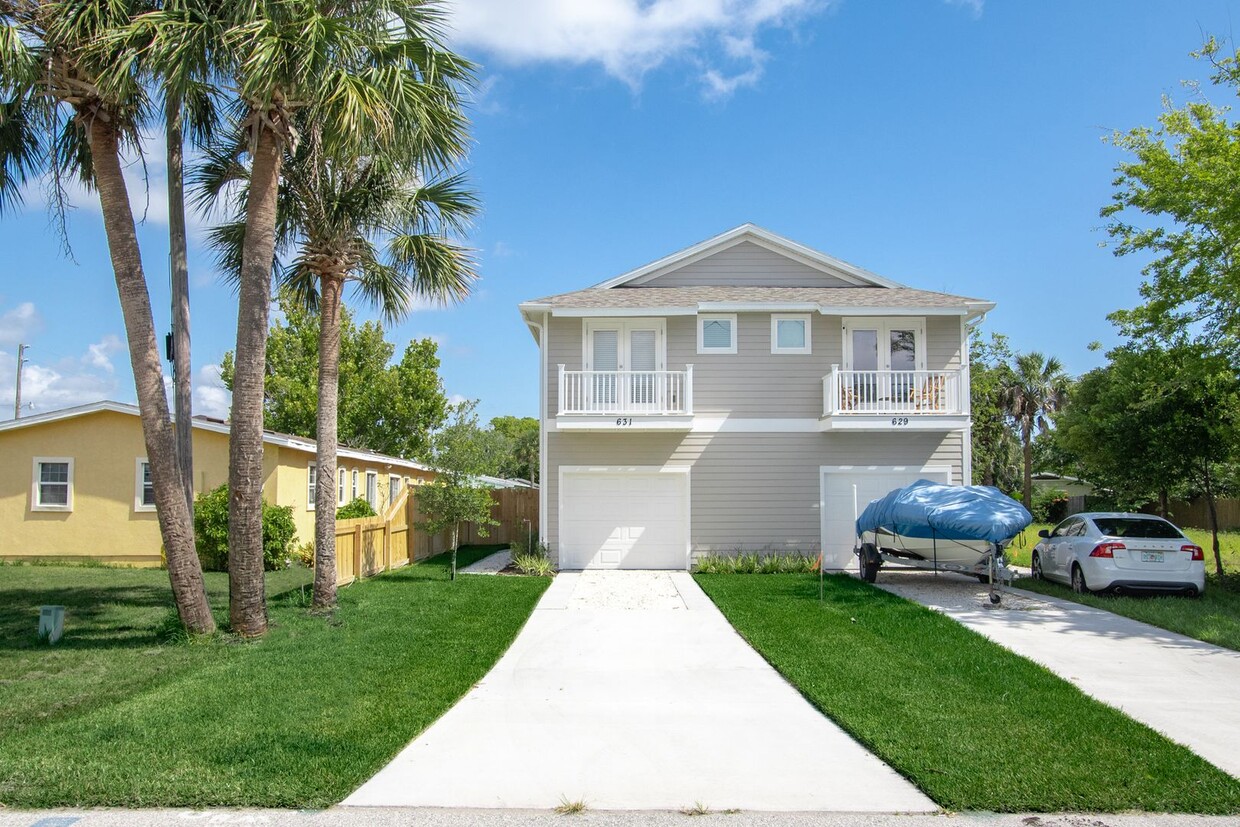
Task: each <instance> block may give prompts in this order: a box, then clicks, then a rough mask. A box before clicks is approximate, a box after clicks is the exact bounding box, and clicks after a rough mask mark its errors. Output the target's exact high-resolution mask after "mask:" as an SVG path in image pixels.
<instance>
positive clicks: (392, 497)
mask: <svg viewBox="0 0 1240 827" xmlns="http://www.w3.org/2000/svg"><path fill="white" fill-rule="evenodd" d="M400 483H401V478H400V474H388V504H389V505H390V504H391V503H394V502H396V498H397V497H399V496H400Z"/></svg>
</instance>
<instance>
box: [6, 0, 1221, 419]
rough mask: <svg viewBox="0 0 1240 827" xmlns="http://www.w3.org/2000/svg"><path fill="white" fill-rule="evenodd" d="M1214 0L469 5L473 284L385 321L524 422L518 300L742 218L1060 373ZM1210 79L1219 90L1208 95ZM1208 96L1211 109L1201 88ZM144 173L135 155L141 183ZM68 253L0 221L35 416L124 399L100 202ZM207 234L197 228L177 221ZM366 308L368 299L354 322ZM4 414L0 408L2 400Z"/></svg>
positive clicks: (1081, 354) (202, 262) (160, 276)
mask: <svg viewBox="0 0 1240 827" xmlns="http://www.w3.org/2000/svg"><path fill="white" fill-rule="evenodd" d="M1235 12H1240V6H1238V4H1237V3H1226V2H1206V1H1205V0H1201V1H1200V2H1176V1H1173V0H1169V1H1168V2H1153V1H1152V0H1143V1H1142V2H1132V0H1121V1H1120V2H1099V1H1095V2H1088V3H1084V2H1077V1H1076V0H1061V1H1060V2H1039V3H1027V2H1019V3H1018V2H1000V1H999V0H985V2H983V0H974V2H964V1H958V2H951V1H950V0H904V1H903V2H895V1H894V0H892V1H891V2H862V0H840V1H839V2H821V1H816V0H659V2H653V3H652V2H648V0H643V1H642V2H638V0H591V2H589V3H585V2H579V0H528V2H525V3H516V2H512V0H470V2H468V3H462V8H461V11H460V13H459V14H458V15H457V16H456V17H455V19H454V32H453V35H452V36H453V42H454V43H455V44H456V45H457V47H458V48H459V49H460V50H461V51H463V52H464V53H465V54H467V55H469V56H470V57H472V58H473V59H475V60H476V61H478V62H479V63H480V64H481V67H482V68H481V73H480V78H481V85H480V88H479V90H478V93H477V95H476V102H475V104H474V107H473V114H472V119H473V124H474V127H473V137H474V141H475V146H474V148H473V150H472V153H471V157H470V161H469V167H470V170H471V176H472V181H473V183H474V185H475V186H476V188H477V189H478V191H479V193H480V195H481V197H482V199H483V203H484V213H483V215H482V217H481V218H480V220H479V221H478V222H477V225H476V228H475V230H474V232H473V234H472V236H471V237H470V238H469V243H470V244H471V245H472V246H474V247H475V248H476V249H477V250H478V258H479V262H480V270H481V274H482V277H483V278H482V281H481V282H480V284H479V285H478V290H477V292H476V294H475V295H474V297H473V298H471V299H470V300H469V301H468V302H466V303H465V304H463V305H460V306H458V307H454V308H451V309H446V310H422V311H418V312H416V313H414V314H413V315H412V316H411V317H410V318H409V319H408V320H407V321H405V322H404V323H403V324H400V325H399V326H396V327H394V328H392V329H391V330H390V331H389V338H390V339H393V340H394V341H396V342H397V343H398V351H399V350H400V349H402V348H403V344H404V342H405V341H407V340H408V339H410V338H412V337H420V336H433V337H435V338H436V340H437V341H439V342H440V354H441V357H442V359H443V371H442V373H443V377H444V381H445V384H446V387H447V389H448V392H449V393H450V394H453V395H456V396H462V397H468V398H476V399H479V400H480V401H481V407H480V411H481V413H482V414H483V416H484V417H488V418H489V417H491V416H495V415H499V414H505V413H511V414H517V415H536V414H537V382H538V377H537V352H536V348H535V345H534V342H533V340H532V338H531V337H530V335H529V334H528V332H527V331H526V329H525V327H524V325H523V324H522V322H521V320H520V318H519V315H518V312H517V309H516V305H517V304H518V302H520V301H523V300H527V299H531V298H536V297H538V296H543V295H547V294H551V293H558V292H563V291H567V290H574V289H578V288H581V287H585V286H588V285H590V284H593V283H595V282H598V281H601V280H603V279H605V278H608V277H611V276H613V275H617V274H619V273H621V272H624V271H626V270H629V269H631V268H633V267H636V266H639V265H641V264H644V263H646V262H649V261H651V260H653V259H656V258H659V257H661V256H663V255H666V254H667V253H670V252H673V251H675V250H678V249H680V248H682V247H685V246H688V245H690V244H693V243H695V242H697V241H700V240H702V239H705V238H708V237H710V236H712V235H715V234H717V233H719V232H722V231H723V230H726V229H729V228H731V227H734V226H736V225H738V224H742V223H744V222H746V221H752V222H754V223H756V224H759V225H761V226H764V227H766V228H768V229H770V230H772V231H774V232H777V233H780V234H782V235H786V236H788V237H790V238H793V239H795V240H797V241H799V242H801V243H803V244H806V245H809V246H811V247H814V248H817V249H820V250H822V251H824V252H826V253H828V254H831V255H833V256H836V257H838V258H842V259H845V260H847V261H850V262H852V263H854V264H857V265H860V266H862V267H865V268H867V269H870V270H873V271H875V272H877V273H880V274H882V275H885V276H888V277H890V278H893V279H895V280H898V281H902V282H905V283H907V284H909V285H910V286H914V287H920V288H924V289H930V290H944V291H948V292H953V293H960V294H964V295H969V296H978V297H983V298H988V299H992V300H995V301H997V302H998V308H997V309H996V310H995V311H994V312H993V313H991V314H990V316H989V318H988V320H987V323H986V329H988V330H994V331H999V332H1002V333H1006V334H1007V335H1008V336H1010V338H1011V340H1012V344H1013V345H1014V346H1015V347H1016V348H1018V349H1020V350H1033V349H1039V350H1043V351H1045V352H1048V353H1052V354H1055V355H1057V356H1059V357H1060V358H1061V359H1062V360H1063V361H1064V363H1065V364H1066V366H1067V367H1068V369H1069V370H1070V371H1071V372H1073V373H1079V372H1082V371H1085V370H1088V369H1090V368H1091V367H1094V366H1095V365H1097V364H1098V363H1099V362H1100V361H1101V360H1102V358H1103V357H1102V354H1100V353H1094V352H1090V351H1089V349H1088V347H1087V345H1088V344H1089V343H1090V342H1092V341H1095V340H1100V341H1102V342H1103V343H1104V344H1111V343H1114V342H1115V341H1117V339H1116V337H1115V335H1114V333H1113V330H1112V328H1111V325H1110V324H1109V323H1108V322H1107V321H1106V318H1105V317H1106V315H1107V313H1109V312H1110V311H1112V310H1114V309H1116V308H1119V307H1127V306H1130V305H1132V304H1134V303H1135V302H1136V301H1137V299H1138V294H1137V287H1138V285H1139V283H1140V268H1141V266H1142V262H1141V261H1140V260H1137V259H1135V258H1132V257H1129V258H1125V259H1116V258H1114V257H1113V256H1112V255H1111V252H1110V250H1109V249H1108V248H1107V247H1106V246H1105V242H1106V236H1105V233H1103V232H1102V231H1101V229H1100V225H1101V222H1100V219H1099V218H1098V208H1099V207H1100V206H1102V205H1103V204H1104V203H1105V202H1106V201H1107V199H1108V197H1109V194H1110V192H1111V185H1110V181H1111V178H1112V174H1113V173H1112V170H1113V168H1114V166H1115V164H1116V163H1117V162H1119V161H1120V160H1122V159H1123V155H1122V154H1121V153H1120V152H1118V151H1117V150H1116V149H1114V148H1113V147H1110V146H1108V145H1106V144H1105V143H1104V142H1103V140H1102V139H1103V138H1104V137H1105V136H1106V135H1107V134H1109V133H1110V131H1111V130H1113V129H1128V128H1131V127H1134V126H1138V125H1142V124H1153V123H1154V122H1155V119H1156V117H1157V115H1158V113H1159V111H1160V97H1161V96H1162V95H1170V96H1172V97H1173V98H1174V99H1176V100H1181V101H1182V100H1183V99H1184V98H1185V97H1186V95H1187V92H1186V91H1185V90H1184V89H1183V88H1182V87H1181V85H1180V81H1181V80H1185V79H1201V80H1203V81H1204V80H1205V79H1206V77H1207V75H1208V72H1207V71H1206V70H1207V68H1208V67H1206V66H1204V65H1203V64H1201V63H1199V62H1197V61H1194V60H1192V59H1191V58H1190V57H1189V56H1188V53H1189V52H1190V51H1192V50H1193V49H1194V48H1196V47H1197V46H1199V45H1200V43H1201V40H1202V36H1203V34H1215V35H1217V36H1220V37H1224V38H1230V37H1231V36H1232V30H1233V16H1235V17H1238V18H1240V14H1234V13H1235ZM1215 94H1216V95H1217V93H1215ZM1215 102H1216V103H1230V101H1228V100H1226V99H1216V100H1215ZM160 152H162V147H161V146H159V145H158V144H157V143H154V144H152V153H151V158H150V159H148V172H149V174H150V176H151V188H150V195H149V201H148V197H147V196H146V195H145V194H144V192H143V190H142V187H141V185H140V184H139V185H138V186H137V187H136V188H135V192H134V200H135V209H136V210H137V211H138V212H139V214H141V213H142V212H143V211H144V210H145V212H146V215H147V221H146V223H145V225H144V226H143V227H142V228H141V229H140V233H141V240H142V243H143V249H144V255H145V264H146V268H147V273H148V279H149V281H150V283H151V294H152V301H153V303H154V305H155V310H156V322H157V326H159V327H160V329H161V331H162V330H166V329H167V319H168V313H167V310H166V307H167V302H168V299H167V293H168V291H167V265H166V262H167V241H166V233H167V229H166V215H165V213H166V207H165V205H164V203H163V199H162V198H161V194H162V193H161V188H162V186H163V180H162V177H161V175H162V170H161V169H160V165H159V163H158V157H159V153H160ZM138 170H139V167H138V165H136V164H135V165H134V168H133V174H134V181H135V183H137V182H138V176H139V172H138ZM74 199H75V203H78V204H79V205H80V206H78V208H77V209H76V210H75V211H74V213H73V215H72V217H71V219H70V225H69V229H70V239H71V241H72V245H73V252H74V257H75V258H76V263H74V262H73V261H70V260H69V259H67V258H65V257H64V256H63V255H62V254H61V251H60V245H59V242H58V239H57V237H56V234H55V232H54V231H53V229H52V225H51V223H50V220H49V218H48V214H47V210H46V208H45V206H44V204H43V199H42V196H41V193H40V192H39V191H38V190H37V189H35V190H32V191H31V192H30V194H29V198H28V204H27V207H26V209H25V210H23V211H21V212H20V213H17V214H15V215H11V216H6V217H5V218H4V220H3V221H0V244H2V246H3V249H4V250H5V257H4V259H5V260H4V265H3V270H2V271H0V272H3V275H2V276H0V389H3V390H0V400H3V399H7V400H11V398H12V396H11V394H12V387H13V369H14V360H15V352H16V349H17V343H18V342H25V343H27V344H29V345H31V346H32V349H31V351H30V353H29V359H30V364H29V365H28V366H27V374H26V382H25V392H24V395H25V398H26V400H27V401H30V402H32V403H33V406H34V407H33V410H34V411H47V410H52V409H55V408H59V407H63V406H65V405H70V404H79V403H82V402H86V401H91V400H95V399H102V398H111V399H118V400H122V401H132V400H133V398H134V396H133V382H132V378H131V375H130V372H129V367H128V355H127V352H126V350H125V347H124V330H123V326H122V321H121V315H120V308H119V304H118V301H117V298H116V290H115V286H114V282H113V280H112V274H111V269H110V266H109V263H108V259H107V254H106V247H105V246H104V241H103V233H102V227H101V222H100V218H99V213H98V207H97V206H96V205H95V204H94V203H93V202H92V199H91V198H90V196H88V195H84V194H75V196H74ZM195 224H196V226H199V227H201V226H202V225H203V221H202V220H201V219H196V220H195ZM191 266H192V274H191V278H192V281H193V293H192V301H193V337H194V367H195V383H196V396H195V402H196V411H197V412H200V413H210V414H216V415H219V414H221V413H224V412H225V411H226V405H227V396H226V393H225V392H224V391H223V390H222V388H220V387H219V386H218V382H217V381H216V380H215V377H216V376H217V375H218V373H217V366H218V363H219V360H220V358H221V357H222V355H223V354H224V352H225V351H226V350H229V349H230V348H231V347H232V340H233V337H234V335H235V324H236V308H235V302H234V298H233V295H232V292H231V290H230V289H229V288H228V287H226V286H224V285H222V284H220V283H219V282H218V281H217V280H216V277H215V274H214V272H213V271H212V270H211V266H210V257H209V255H207V254H206V252H205V251H204V250H202V249H201V247H199V246H198V245H195V248H194V250H193V251H192V255H191ZM361 315H363V316H365V315H366V311H364V310H363V311H362V313H361ZM11 415H12V411H11V402H10V403H8V404H3V405H0V417H4V418H7V417H9V416H11Z"/></svg>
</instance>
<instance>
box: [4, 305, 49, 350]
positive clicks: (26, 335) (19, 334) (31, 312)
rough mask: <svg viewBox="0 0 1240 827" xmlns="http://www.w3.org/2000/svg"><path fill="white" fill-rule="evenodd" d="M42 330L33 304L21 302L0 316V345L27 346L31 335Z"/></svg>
mask: <svg viewBox="0 0 1240 827" xmlns="http://www.w3.org/2000/svg"><path fill="white" fill-rule="evenodd" d="M42 329H43V317H42V316H41V315H40V314H39V311H38V309H36V308H35V306H34V302H22V303H21V304H19V305H17V306H16V307H14V308H12V309H11V310H6V311H5V312H4V313H3V314H2V315H0V345H3V346H6V347H11V346H13V345H18V344H21V343H23V342H24V343H26V344H29V343H30V339H31V338H32V337H33V335H34V334H35V333H38V332H39V331H40V330H42ZM14 358H16V357H14Z"/></svg>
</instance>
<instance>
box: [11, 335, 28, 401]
mask: <svg viewBox="0 0 1240 827" xmlns="http://www.w3.org/2000/svg"><path fill="white" fill-rule="evenodd" d="M24 364H26V346H25V345H18V346H17V394H16V397H15V398H14V400H13V418H14V419H21V418H22V365H24Z"/></svg>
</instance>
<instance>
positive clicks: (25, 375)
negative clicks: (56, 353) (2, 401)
mask: <svg viewBox="0 0 1240 827" xmlns="http://www.w3.org/2000/svg"><path fill="white" fill-rule="evenodd" d="M35 352H36V353H37V351H35ZM26 358H27V359H28V360H29V361H27V362H26V365H25V367H24V368H23V369H22V413H23V415H27V416H28V415H30V414H32V413H47V412H48V411H55V410H59V409H60V408H71V407H73V406H74V405H85V404H86V403H88V402H99V401H101V400H104V399H114V398H116V395H117V391H118V389H119V384H118V382H117V379H116V376H115V375H114V373H113V371H112V370H101V369H99V368H98V367H96V366H94V365H93V364H91V359H92V356H91V353H90V351H89V350H88V351H87V352H86V353H85V354H83V355H82V356H81V357H80V358H77V359H71V358H69V359H60V360H58V361H56V362H52V363H44V362H41V361H39V360H37V359H36V358H35V353H31V354H30V355H29V356H27V357H26ZM16 373H17V353H16V352H9V351H4V352H0V387H3V388H7V389H8V393H6V394H5V397H6V398H7V400H8V401H9V402H10V403H11V402H12V400H13V398H12V396H10V394H11V393H12V392H13V389H14V387H15V383H16ZM12 415H13V407H12V405H11V404H8V405H5V406H4V407H3V408H2V409H0V418H3V419H8V418H10V417H12Z"/></svg>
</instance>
